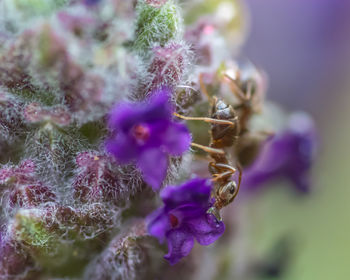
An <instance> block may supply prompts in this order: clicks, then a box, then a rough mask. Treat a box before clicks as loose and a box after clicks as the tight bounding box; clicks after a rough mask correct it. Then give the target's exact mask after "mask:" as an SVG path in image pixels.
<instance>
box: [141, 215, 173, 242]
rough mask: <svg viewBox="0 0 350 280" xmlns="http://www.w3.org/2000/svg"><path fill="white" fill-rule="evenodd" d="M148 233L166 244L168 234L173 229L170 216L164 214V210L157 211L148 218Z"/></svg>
mask: <svg viewBox="0 0 350 280" xmlns="http://www.w3.org/2000/svg"><path fill="white" fill-rule="evenodd" d="M146 220H147V224H148V232H149V234H150V235H153V236H154V237H156V238H158V240H159V242H160V243H163V242H164V239H165V235H166V232H167V231H169V229H171V224H170V222H169V217H168V214H167V213H165V212H164V208H160V209H157V210H156V211H154V212H153V213H151V214H150V215H149V216H148V217H147V218H146Z"/></svg>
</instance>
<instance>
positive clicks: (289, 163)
mask: <svg viewBox="0 0 350 280" xmlns="http://www.w3.org/2000/svg"><path fill="white" fill-rule="evenodd" d="M316 138H317V137H316V130H315V126H314V123H313V121H312V119H311V118H310V117H309V116H308V115H307V114H305V113H294V114H293V115H292V116H291V117H290V120H289V126H288V128H287V129H286V130H285V131H284V132H282V133H280V134H277V135H276V136H274V137H272V138H270V139H268V140H267V142H266V143H265V145H264V146H263V148H262V151H261V152H260V155H259V156H258V158H257V159H256V160H255V162H254V163H253V164H252V165H251V166H249V167H248V168H247V169H246V170H245V171H244V173H243V181H242V184H243V189H244V188H247V189H248V190H254V189H257V188H258V187H259V186H260V185H262V184H264V183H266V182H268V181H270V180H271V179H275V178H281V177H284V178H287V179H289V180H290V181H291V182H292V183H293V184H294V185H295V187H296V189H297V190H298V191H301V192H302V193H305V192H308V191H309V190H310V178H309V171H310V168H311V167H312V163H313V160H314V157H315V150H316V147H317V141H316V140H317V139H316Z"/></svg>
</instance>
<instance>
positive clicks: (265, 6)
mask: <svg viewBox="0 0 350 280" xmlns="http://www.w3.org/2000/svg"><path fill="white" fill-rule="evenodd" d="M243 3H244V4H245V5H246V9H247V12H248V14H249V22H248V27H247V28H248V33H247V34H248V35H247V41H246V43H245V45H244V47H243V55H244V56H246V57H248V58H249V59H251V60H252V61H253V62H254V63H256V64H257V65H258V66H260V67H262V68H263V69H264V70H265V71H266V72H267V74H268V77H269V88H268V95H267V97H268V99H271V100H274V101H278V102H279V103H280V104H281V105H282V106H284V107H285V108H287V109H288V110H306V111H308V112H309V113H310V114H311V115H312V116H313V117H314V119H315V121H316V124H317V127H318V131H319V136H320V151H319V155H318V160H317V162H316V164H315V167H314V169H313V173H312V177H313V185H312V192H311V193H310V194H308V195H303V196H300V195H298V194H296V193H295V192H293V190H292V188H290V187H289V186H287V185H286V186H283V185H278V186H271V187H269V188H266V189H265V190H264V192H261V193H260V194H259V197H257V196H256V197H254V198H251V199H250V200H249V202H248V203H247V202H245V203H242V204H244V205H242V206H243V208H245V210H244V211H246V212H247V213H249V219H250V223H249V234H252V235H253V237H254V239H253V240H255V244H249V245H246V246H249V247H250V248H249V249H250V250H253V251H255V253H256V254H258V255H260V256H261V258H264V256H265V257H266V258H270V260H271V261H272V260H273V256H275V257H276V256H278V254H281V252H282V251H283V250H285V253H283V254H282V255H283V256H284V257H285V259H286V260H285V262H286V263H287V265H285V264H284V263H283V262H284V260H282V258H279V257H276V259H279V260H280V262H281V263H280V264H278V265H277V267H279V268H278V269H280V270H281V271H277V272H276V271H274V270H273V268H272V269H271V271H270V273H266V274H265V276H263V277H265V278H266V279H293V280H295V279H298V280H310V279H318V280H328V279H350V266H349V262H350V203H349V201H348V198H349V197H350V186H349V185H350V184H349V182H350V172H349V168H350V149H349V147H348V145H349V143H350V130H349V123H348V121H349V119H350V110H349V109H350V94H349V93H350V79H349V77H350V1H347V0H307V1H305V0H284V1H280V0H264V1H260V0H245V1H244V2H243ZM235 207H238V206H233V208H232V209H234V208H235ZM283 236H284V237H283ZM286 240H288V241H286ZM283 244H288V245H286V247H283V246H284V245H283ZM286 252H288V253H286ZM271 254H272V256H271ZM284 257H283V259H284ZM281 260H282V261H281ZM277 262H278V261H277ZM265 278H264V279H265Z"/></svg>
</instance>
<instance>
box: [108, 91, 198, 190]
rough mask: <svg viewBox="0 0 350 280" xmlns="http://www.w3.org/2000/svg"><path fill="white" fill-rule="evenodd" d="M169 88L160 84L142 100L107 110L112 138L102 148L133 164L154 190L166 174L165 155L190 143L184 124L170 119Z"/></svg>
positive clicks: (121, 161) (173, 154)
mask: <svg viewBox="0 0 350 280" xmlns="http://www.w3.org/2000/svg"><path fill="white" fill-rule="evenodd" d="M169 97H170V90H169V89H168V88H165V87H163V88H162V89H160V90H157V91H155V92H153V93H152V95H151V97H150V98H149V99H148V100H146V101H145V102H140V103H120V104H118V105H117V106H116V107H115V108H114V109H113V110H112V111H111V113H110V116H109V122H108V126H109V128H110V130H111V131H112V137H111V138H109V139H108V140H107V142H106V149H107V151H108V152H109V153H111V154H112V155H114V156H115V158H116V159H117V160H118V162H119V163H122V164H126V163H136V165H137V167H138V168H139V169H140V170H141V171H142V175H143V179H144V180H145V181H146V182H147V183H148V184H149V185H151V186H152V188H153V189H154V190H158V189H159V188H160V186H161V184H162V182H163V180H164V179H165V177H166V174H167V168H168V160H169V159H168V157H169V155H171V156H180V155H182V154H183V153H184V152H185V151H186V150H187V149H188V148H189V146H190V143H191V136H190V133H189V131H188V129H187V127H186V126H185V125H183V124H181V123H177V122H174V121H173V120H172V117H173V115H172V113H173V109H172V106H171V104H170V102H169Z"/></svg>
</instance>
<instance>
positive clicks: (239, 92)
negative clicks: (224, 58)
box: [224, 74, 249, 101]
mask: <svg viewBox="0 0 350 280" xmlns="http://www.w3.org/2000/svg"><path fill="white" fill-rule="evenodd" d="M224 78H226V82H227V83H228V85H229V87H230V88H231V91H232V92H233V94H235V95H236V96H237V97H238V98H239V99H240V100H242V101H248V100H249V99H248V98H247V97H246V95H245V94H244V92H243V91H242V90H241V89H240V87H239V86H238V85H237V83H236V81H235V80H234V79H232V78H231V77H230V76H229V75H227V74H225V75H224Z"/></svg>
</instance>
